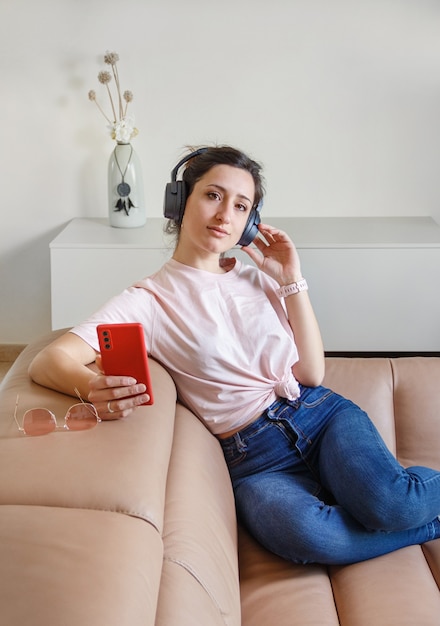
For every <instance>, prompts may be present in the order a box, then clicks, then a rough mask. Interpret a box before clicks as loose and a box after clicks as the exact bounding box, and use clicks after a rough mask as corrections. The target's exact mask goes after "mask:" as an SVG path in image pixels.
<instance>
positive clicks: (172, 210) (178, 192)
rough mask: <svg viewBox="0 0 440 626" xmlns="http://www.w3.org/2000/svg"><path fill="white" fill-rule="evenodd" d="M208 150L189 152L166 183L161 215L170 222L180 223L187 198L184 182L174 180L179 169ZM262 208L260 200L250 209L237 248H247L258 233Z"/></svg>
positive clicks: (201, 149)
mask: <svg viewBox="0 0 440 626" xmlns="http://www.w3.org/2000/svg"><path fill="white" fill-rule="evenodd" d="M207 150H208V148H200V149H199V150H196V151H195V152H191V154H188V155H187V156H186V157H184V158H183V159H182V160H181V161H179V163H178V164H177V165H176V167H175V168H174V169H173V171H172V172H171V182H170V183H167V185H166V187H165V198H164V203H163V214H164V216H165V217H167V218H168V219H170V220H173V221H174V222H176V223H177V224H179V225H180V224H181V223H182V219H183V214H184V212H185V205H186V200H187V197H188V192H187V186H186V183H185V181H183V180H176V179H177V174H178V172H179V169H180V168H181V167H182V165H184V163H186V162H187V161H189V160H190V159H192V158H194V157H196V156H198V155H199V154H203V153H204V152H206V151H207ZM262 206H263V201H262V200H260V202H259V203H258V206H256V207H252V209H251V212H250V213H249V217H248V221H247V223H246V226H245V229H244V231H243V233H242V235H241V237H240V241H238V243H237V245H239V246H248V245H249V244H251V243H252V242H253V240H254V239H255V237H256V236H257V233H258V224H259V223H260V221H261V220H260V211H261V207H262Z"/></svg>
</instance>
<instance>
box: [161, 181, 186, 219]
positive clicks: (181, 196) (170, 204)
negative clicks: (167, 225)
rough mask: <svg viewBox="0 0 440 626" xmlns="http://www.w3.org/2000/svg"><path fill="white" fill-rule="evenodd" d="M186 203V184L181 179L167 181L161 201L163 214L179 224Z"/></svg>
mask: <svg viewBox="0 0 440 626" xmlns="http://www.w3.org/2000/svg"><path fill="white" fill-rule="evenodd" d="M185 204H186V184H185V183H184V182H183V181H182V180H177V181H176V180H174V181H172V182H171V183H167V185H166V187H165V197H164V202H163V214H164V216H165V217H167V218H168V219H170V220H173V221H174V222H176V223H177V224H179V225H180V224H181V222H182V219H183V213H184V211H185Z"/></svg>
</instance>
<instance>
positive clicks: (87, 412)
mask: <svg viewBox="0 0 440 626" xmlns="http://www.w3.org/2000/svg"><path fill="white" fill-rule="evenodd" d="M75 393H76V395H77V396H78V397H79V399H80V400H81V402H78V403H77V404H74V405H73V406H71V407H70V408H69V409H67V412H66V415H65V416H64V425H63V426H58V424H57V418H56V417H55V415H54V414H53V413H52V411H49V409H41V408H36V409H28V410H27V411H26V412H25V414H24V415H23V424H22V426H20V424H19V423H18V419H17V410H18V399H19V396H18V395H17V400H16V403H15V411H14V419H15V422H16V424H17V426H18V430H19V431H20V432H22V433H24V434H25V435H29V436H33V437H36V436H38V435H48V434H49V433H52V432H54V431H55V430H72V431H78V430H89V429H90V428H93V427H94V426H96V424H98V423H99V422H100V421H101V418H100V417H99V415H98V413H97V412H96V409H95V407H94V406H93V404H90V403H88V402H84V400H82V398H81V396H80V395H79V391H78V390H77V389H75Z"/></svg>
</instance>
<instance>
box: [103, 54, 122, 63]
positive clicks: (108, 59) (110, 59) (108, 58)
mask: <svg viewBox="0 0 440 626" xmlns="http://www.w3.org/2000/svg"><path fill="white" fill-rule="evenodd" d="M118 61H119V54H117V53H116V52H106V53H105V54H104V62H105V63H107V65H116V63H117V62H118Z"/></svg>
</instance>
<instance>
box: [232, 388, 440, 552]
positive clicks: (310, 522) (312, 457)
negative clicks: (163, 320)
mask: <svg viewBox="0 0 440 626" xmlns="http://www.w3.org/2000/svg"><path fill="white" fill-rule="evenodd" d="M220 444H221V446H222V448H223V453H224V455H225V459H226V463H227V465H228V467H229V472H230V475H231V479H232V484H233V488H234V493H235V499H236V505H237V514H238V517H239V519H240V521H241V522H242V523H243V524H244V526H245V527H247V528H248V530H249V532H250V533H251V534H252V535H253V536H254V537H255V538H256V539H257V540H258V541H259V542H260V543H261V544H262V545H263V546H265V547H266V548H267V549H268V550H270V551H272V552H274V553H275V554H278V555H279V556H281V557H283V558H285V559H287V560H290V561H293V562H296V563H313V562H315V563H325V564H347V563H353V562H357V561H363V560H366V559H370V558H373V557H376V556H379V555H381V554H386V553H387V552H392V551H393V550H397V549H399V548H402V547H405V546H408V545H412V544H421V543H424V542H426V541H430V540H432V539H436V538H438V537H440V521H439V519H438V518H437V516H438V515H439V514H440V472H437V471H435V470H433V469H430V468H427V467H410V468H407V469H404V468H403V467H402V466H401V465H400V464H399V463H398V462H397V460H396V459H395V457H394V456H393V455H392V453H391V452H390V451H389V450H388V448H387V447H386V445H385V443H384V442H383V440H382V438H381V437H380V435H379V433H378V431H377V430H376V428H375V426H374V425H373V423H372V422H371V420H370V419H369V417H368V416H367V414H366V413H365V412H364V411H362V410H361V409H360V408H359V407H358V406H356V405H355V404H353V403H352V402H351V401H350V400H347V399H345V398H343V397H341V396H339V395H338V394H336V393H333V392H332V391H331V390H329V389H326V388H325V387H316V388H309V387H301V397H300V398H299V399H298V400H294V401H289V400H285V399H280V400H277V401H276V402H274V403H273V404H272V405H271V406H270V407H269V408H268V409H266V411H265V412H264V413H263V415H262V416H260V417H259V418H258V419H257V420H256V421H254V422H253V423H251V424H250V425H249V426H247V427H245V428H244V429H243V430H241V431H240V432H239V433H237V434H235V435H233V436H232V437H229V438H227V439H223V440H220ZM439 445H440V442H439Z"/></svg>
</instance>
